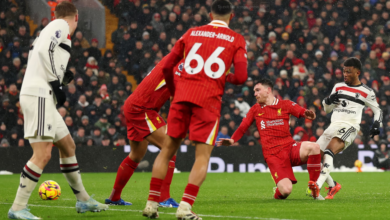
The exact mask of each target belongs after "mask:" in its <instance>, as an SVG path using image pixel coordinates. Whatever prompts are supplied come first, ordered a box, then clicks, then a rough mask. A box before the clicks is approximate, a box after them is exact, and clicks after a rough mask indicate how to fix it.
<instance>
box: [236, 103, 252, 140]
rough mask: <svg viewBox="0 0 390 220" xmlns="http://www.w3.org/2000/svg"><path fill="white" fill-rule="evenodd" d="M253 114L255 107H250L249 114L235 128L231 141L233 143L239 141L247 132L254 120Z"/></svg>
mask: <svg viewBox="0 0 390 220" xmlns="http://www.w3.org/2000/svg"><path fill="white" fill-rule="evenodd" d="M254 112H255V107H252V108H251V109H250V110H249V112H248V113H247V114H246V116H245V118H244V119H243V120H242V122H241V124H240V126H239V127H238V128H237V130H236V131H235V132H234V134H233V135H232V139H233V140H234V142H237V141H239V140H240V139H241V138H242V136H243V135H244V134H245V132H246V131H247V130H248V128H249V126H251V124H252V122H253V120H254V115H255V114H254Z"/></svg>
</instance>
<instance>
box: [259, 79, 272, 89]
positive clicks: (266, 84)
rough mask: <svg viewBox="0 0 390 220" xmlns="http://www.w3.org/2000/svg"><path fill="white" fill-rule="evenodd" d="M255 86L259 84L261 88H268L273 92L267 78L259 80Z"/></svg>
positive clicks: (270, 82)
mask: <svg viewBox="0 0 390 220" xmlns="http://www.w3.org/2000/svg"><path fill="white" fill-rule="evenodd" d="M257 84H261V85H263V86H268V87H270V88H271V90H273V88H274V84H273V82H272V81H271V80H269V79H268V78H262V79H260V80H259V81H258V82H257Z"/></svg>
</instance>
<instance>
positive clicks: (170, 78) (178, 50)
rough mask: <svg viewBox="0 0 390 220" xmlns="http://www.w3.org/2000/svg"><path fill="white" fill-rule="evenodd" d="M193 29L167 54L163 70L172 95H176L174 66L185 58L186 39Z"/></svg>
mask: <svg viewBox="0 0 390 220" xmlns="http://www.w3.org/2000/svg"><path fill="white" fill-rule="evenodd" d="M190 31H191V29H189V30H188V31H187V32H186V33H185V34H184V35H183V36H182V37H181V38H180V39H179V40H178V41H177V42H176V44H175V46H174V47H173V48H172V50H171V52H170V53H169V54H168V55H167V59H166V61H165V63H164V66H163V67H162V72H163V74H164V78H165V82H166V84H167V87H168V89H169V92H170V93H171V96H174V95H175V83H174V72H173V68H174V67H175V66H176V64H177V63H178V62H179V61H180V60H181V59H183V55H184V47H185V45H184V40H185V38H186V36H187V35H188V33H191V32H190Z"/></svg>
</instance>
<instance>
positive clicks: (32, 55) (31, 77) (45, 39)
mask: <svg viewBox="0 0 390 220" xmlns="http://www.w3.org/2000/svg"><path fill="white" fill-rule="evenodd" d="M70 48H71V40H70V35H69V25H68V23H67V22H66V21H65V20H63V19H56V20H54V21H52V22H50V23H49V24H48V25H47V26H46V27H45V28H44V29H43V30H42V31H41V33H40V35H39V37H37V38H36V39H35V40H34V42H33V44H32V46H31V48H30V52H29V56H28V63H27V69H26V74H25V76H24V79H23V84H22V89H21V91H20V94H21V95H32V96H39V97H45V98H46V97H49V95H51V93H52V91H51V90H52V88H51V85H50V84H49V82H52V81H55V80H58V81H59V82H60V83H62V80H63V77H64V73H65V71H66V66H67V65H68V61H69V57H70Z"/></svg>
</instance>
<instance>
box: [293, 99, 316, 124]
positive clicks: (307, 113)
mask: <svg viewBox="0 0 390 220" xmlns="http://www.w3.org/2000/svg"><path fill="white" fill-rule="evenodd" d="M287 105H288V106H287V108H288V109H289V112H290V114H292V115H294V116H295V117H297V118H301V117H305V118H306V119H310V120H314V119H315V118H316V114H315V113H314V112H313V111H311V110H308V109H305V108H302V107H301V106H299V105H297V103H295V102H292V101H290V102H288V104H287Z"/></svg>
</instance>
